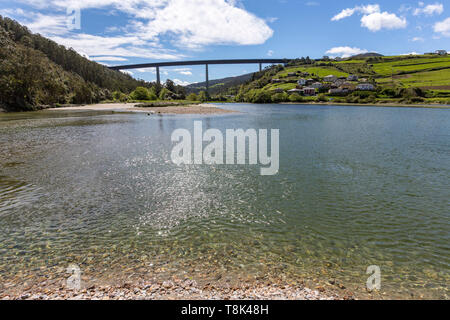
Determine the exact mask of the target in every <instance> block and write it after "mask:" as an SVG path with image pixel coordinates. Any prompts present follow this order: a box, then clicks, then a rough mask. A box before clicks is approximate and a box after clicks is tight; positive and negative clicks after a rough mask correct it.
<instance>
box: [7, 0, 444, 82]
mask: <svg viewBox="0 0 450 320" xmlns="http://www.w3.org/2000/svg"><path fill="white" fill-rule="evenodd" d="M0 14H1V15H3V16H8V17H11V18H14V19H16V20H18V21H19V22H21V23H23V24H25V25H27V26H28V27H29V28H30V29H31V30H32V31H34V32H39V33H41V34H42V35H45V36H47V37H49V38H51V39H53V40H55V41H56V42H58V43H61V44H63V45H65V46H67V47H73V48H74V49H75V50H77V51H78V52H79V53H81V54H84V55H86V56H88V57H89V58H90V59H92V60H95V61H98V62H101V63H103V64H106V65H120V64H134V63H141V62H153V61H171V60H197V59H220V58H227V59H234V58H267V57H273V58H295V57H302V56H310V57H312V58H318V57H322V56H324V55H328V56H348V55H352V54H356V53H363V52H372V51H375V52H379V53H382V54H385V55H397V54H408V53H413V52H416V53H424V52H430V51H435V50H437V49H444V50H449V51H450V3H449V2H448V0H446V1H442V0H440V1H439V0H438V1H434V0H431V1H423V2H419V1H402V0H400V1H392V0H378V1H377V0H373V1H369V2H365V1H348V0H347V1H346V0H342V1H330V0H328V1H325V0H304V1H303V0H15V1H10V0H0ZM257 69H258V66H256V65H237V66H210V78H211V79H213V78H222V77H226V76H234V75H239V74H243V73H247V72H253V71H256V70H257ZM131 72H132V73H133V76H134V77H136V78H140V79H144V80H148V81H154V80H155V72H154V70H152V69H144V70H132V71H131ZM204 73H205V71H204V67H189V68H175V67H174V68H165V69H162V79H163V80H165V79H167V78H170V79H173V80H176V82H178V83H180V84H187V83H193V82H199V81H204V77H205V75H204Z"/></svg>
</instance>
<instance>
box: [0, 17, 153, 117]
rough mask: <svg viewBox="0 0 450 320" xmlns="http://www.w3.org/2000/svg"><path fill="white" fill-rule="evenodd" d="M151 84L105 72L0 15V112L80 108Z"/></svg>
mask: <svg viewBox="0 0 450 320" xmlns="http://www.w3.org/2000/svg"><path fill="white" fill-rule="evenodd" d="M152 85H154V84H149V83H146V82H144V81H138V80H135V79H133V78H132V77H131V76H129V75H127V74H124V73H121V72H118V71H113V70H110V69H108V68H107V67H105V66H103V65H101V64H98V63H96V62H93V61H90V60H89V59H86V58H84V57H82V56H81V55H79V54H78V53H77V52H76V51H75V50H73V49H66V48H65V47H64V46H61V45H59V44H57V43H56V42H54V41H51V40H49V39H47V38H45V37H43V36H41V35H39V34H33V33H31V32H30V31H29V30H28V29H27V28H26V27H24V26H22V25H20V24H19V23H17V22H16V21H14V20H11V19H9V18H6V17H2V16H0V108H3V109H6V110H9V111H26V110H36V109H39V108H42V107H45V106H49V105H56V104H85V103H94V102H99V101H102V100H108V99H112V98H113V93H114V92H120V93H123V94H126V95H127V94H129V93H131V92H132V91H133V90H134V89H136V88H137V87H139V86H141V87H147V88H150V87H151V86H152Z"/></svg>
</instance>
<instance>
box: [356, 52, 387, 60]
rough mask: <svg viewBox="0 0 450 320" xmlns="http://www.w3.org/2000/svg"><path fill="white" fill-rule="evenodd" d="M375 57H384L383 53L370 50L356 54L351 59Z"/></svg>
mask: <svg viewBox="0 0 450 320" xmlns="http://www.w3.org/2000/svg"><path fill="white" fill-rule="evenodd" d="M373 57H384V56H383V55H382V54H379V53H376V52H368V53H362V54H357V55H356V56H352V57H350V59H355V60H356V59H367V58H373Z"/></svg>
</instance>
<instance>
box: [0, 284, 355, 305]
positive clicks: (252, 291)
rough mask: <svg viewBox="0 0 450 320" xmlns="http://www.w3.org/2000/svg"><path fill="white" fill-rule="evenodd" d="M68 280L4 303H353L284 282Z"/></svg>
mask: <svg viewBox="0 0 450 320" xmlns="http://www.w3.org/2000/svg"><path fill="white" fill-rule="evenodd" d="M64 282H65V281H59V282H58V281H57V282H54V283H51V281H46V282H43V283H41V284H39V285H37V286H33V287H30V288H27V289H25V290H22V291H20V292H0V300H353V299H354V297H353V296H352V294H351V293H348V292H345V291H343V292H342V293H337V292H333V291H332V290H329V289H326V288H324V287H318V288H317V289H314V290H312V289H309V288H306V287H304V286H293V285H283V284H280V283H270V284H266V283H259V284H250V283H242V284H240V285H221V284H211V283H204V284H199V283H197V282H196V281H194V280H190V279H184V280H181V279H173V280H168V281H163V282H157V281H144V280H141V281H134V282H133V281H129V282H124V283H122V284H118V285H101V286H96V285H85V286H83V285H82V287H81V288H80V289H79V290H74V289H69V288H67V286H66V284H65V283H64Z"/></svg>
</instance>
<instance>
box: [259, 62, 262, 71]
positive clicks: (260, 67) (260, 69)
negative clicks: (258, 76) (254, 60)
mask: <svg viewBox="0 0 450 320" xmlns="http://www.w3.org/2000/svg"><path fill="white" fill-rule="evenodd" d="M261 71H262V63H259V72H261Z"/></svg>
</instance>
